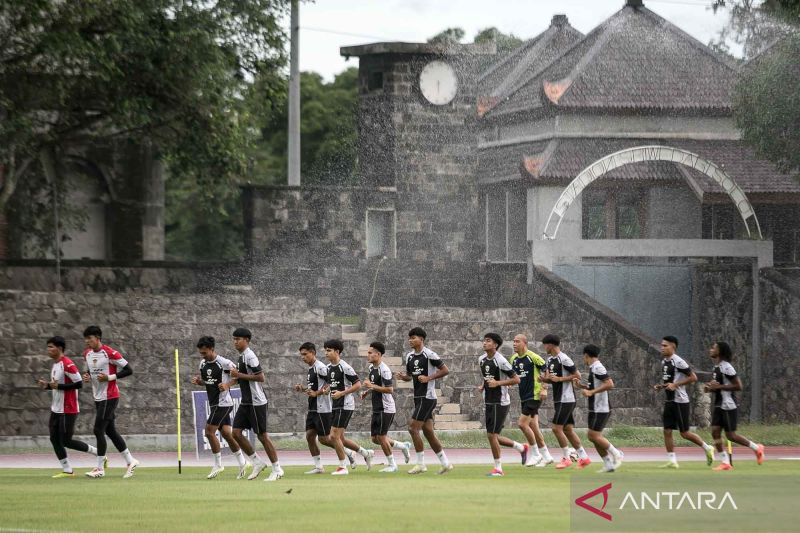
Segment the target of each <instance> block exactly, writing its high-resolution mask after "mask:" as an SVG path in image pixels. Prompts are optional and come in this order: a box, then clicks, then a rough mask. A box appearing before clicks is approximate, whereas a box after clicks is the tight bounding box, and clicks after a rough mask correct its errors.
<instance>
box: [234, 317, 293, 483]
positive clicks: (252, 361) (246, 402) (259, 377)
mask: <svg viewBox="0 0 800 533" xmlns="http://www.w3.org/2000/svg"><path fill="white" fill-rule="evenodd" d="M252 338H253V335H252V333H250V330H249V329H247V328H236V329H235V330H234V332H233V347H234V348H235V349H236V351H237V352H239V360H238V361H237V363H236V366H235V367H234V368H231V370H230V372H231V380H235V382H236V383H238V384H239V389H240V390H241V392H242V401H241V402H240V403H239V409H237V410H236V415H234V417H233V437H234V438H235V439H236V442H237V443H239V447H240V448H241V449H242V451H243V452H244V453H245V454H247V456H248V457H250V461H252V463H253V471H252V472H251V473H250V475H249V476H247V479H251V480H252V479H256V478H257V477H258V475H259V474H260V473H261V471H262V470H264V468H266V467H267V463H265V462H264V461H263V460H262V459H261V458H260V457H259V456H258V454H257V453H256V451H255V450H254V449H253V446H252V445H251V444H250V441H249V440H247V437H245V436H244V435H243V434H242V432H243V431H244V430H246V429H248V430H250V431H252V432H253V433H255V435H256V437H257V438H258V440H259V441H261V445H262V446H264V451H265V452H267V457H268V458H269V461H270V463H272V472H271V473H270V475H269V477H268V478H267V479H266V480H265V481H277V480H279V479H280V478H282V477H283V468H281V464H280V463H279V462H278V452H276V451H275V446H274V445H273V444H272V441H271V440H270V438H269V435H268V434H267V395H266V394H264V389H263V388H261V383H264V371H263V370H262V369H261V363H259V361H258V357H256V354H255V353H254V352H253V350H252V349H251V348H250V340H251V339H252ZM231 384H233V383H231Z"/></svg>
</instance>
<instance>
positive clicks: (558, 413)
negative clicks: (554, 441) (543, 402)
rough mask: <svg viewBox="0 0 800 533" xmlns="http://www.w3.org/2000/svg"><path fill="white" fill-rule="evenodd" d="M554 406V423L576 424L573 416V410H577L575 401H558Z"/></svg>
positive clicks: (559, 424)
mask: <svg viewBox="0 0 800 533" xmlns="http://www.w3.org/2000/svg"><path fill="white" fill-rule="evenodd" d="M553 406H554V407H555V410H554V411H553V424H556V425H558V426H569V425H573V426H574V425H575V419H574V418H573V417H572V411H574V410H575V402H556V403H554V404H553Z"/></svg>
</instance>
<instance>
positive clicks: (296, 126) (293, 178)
mask: <svg viewBox="0 0 800 533" xmlns="http://www.w3.org/2000/svg"><path fill="white" fill-rule="evenodd" d="M288 160H289V168H288V174H289V185H290V186H295V187H298V186H300V8H299V7H298V5H297V0H292V16H291V55H290V57H289V153H288Z"/></svg>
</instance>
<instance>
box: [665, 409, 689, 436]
mask: <svg viewBox="0 0 800 533" xmlns="http://www.w3.org/2000/svg"><path fill="white" fill-rule="evenodd" d="M662 418H663V420H664V429H677V430H680V431H689V404H688V403H678V402H664V413H663V415H662Z"/></svg>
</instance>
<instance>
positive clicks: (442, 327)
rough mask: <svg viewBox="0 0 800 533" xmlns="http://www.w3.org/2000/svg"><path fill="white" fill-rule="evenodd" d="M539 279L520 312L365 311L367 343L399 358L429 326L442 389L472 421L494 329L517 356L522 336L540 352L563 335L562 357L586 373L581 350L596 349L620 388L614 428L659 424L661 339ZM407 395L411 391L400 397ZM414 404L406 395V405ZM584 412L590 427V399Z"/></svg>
mask: <svg viewBox="0 0 800 533" xmlns="http://www.w3.org/2000/svg"><path fill="white" fill-rule="evenodd" d="M535 274H536V279H535V283H534V285H533V286H532V287H531V289H530V292H529V293H527V294H525V293H523V294H519V293H517V295H516V298H515V301H517V302H519V304H518V306H517V307H515V308H497V309H467V308H419V309H417V308H386V309H374V308H373V309H367V310H366V311H365V316H364V322H365V328H366V333H367V337H368V338H369V339H370V340H372V339H375V340H381V341H383V342H386V343H387V348H389V349H391V350H393V351H394V352H395V353H396V354H401V353H403V352H404V350H407V349H408V347H407V344H406V341H407V334H408V330H409V329H410V328H411V327H413V326H421V327H423V328H424V329H425V330H426V331H427V333H428V339H429V342H428V345H429V346H430V347H431V349H433V350H435V351H437V352H438V353H440V354H441V355H442V357H443V358H444V359H445V362H446V363H447V365H448V367H449V368H450V370H451V375H450V376H448V377H447V378H446V380H445V381H444V383H443V385H442V390H443V392H444V394H445V395H446V396H449V397H450V398H451V401H453V402H457V403H460V404H461V408H462V412H463V413H466V414H469V415H470V418H471V419H473V420H482V419H483V418H482V417H483V414H482V409H483V406H482V400H481V397H480V395H479V394H478V392H477V391H476V390H475V385H477V384H478V383H479V377H478V372H477V358H478V356H479V355H480V354H481V353H482V348H481V340H482V338H483V335H484V334H485V333H487V332H488V331H495V332H497V333H499V334H500V335H501V336H502V337H503V338H504V339H505V340H506V341H507V342H506V343H505V344H504V345H503V347H502V348H501V352H502V353H503V354H510V353H511V349H512V346H511V341H512V339H513V336H514V335H515V334H516V333H520V332H522V333H526V334H527V336H528V340H529V345H530V346H531V348H532V349H533V350H534V351H537V352H538V353H540V354H543V350H542V349H541V345H540V344H539V342H538V340H539V339H541V338H542V337H543V336H544V335H545V334H546V333H550V332H552V333H557V334H559V335H560V336H561V338H562V348H563V350H564V352H566V353H567V354H569V355H570V356H572V357H573V358H574V359H575V360H576V363H577V364H578V366H579V368H580V369H581V370H583V371H585V369H584V368H583V367H584V365H583V361H582V358H581V357H580V354H581V349H582V348H583V346H584V345H585V344H588V343H594V344H598V345H599V346H601V348H602V349H603V352H604V354H603V356H602V359H603V361H604V363H605V364H606V366H607V368H608V369H609V371H610V372H611V374H612V376H613V378H614V382H615V385H616V388H615V390H614V391H613V392H612V393H611V401H612V402H613V405H614V406H615V411H614V417H613V421H612V424H637V425H657V424H659V423H660V415H661V411H660V406H661V400H662V399H661V397H660V396H658V395H656V394H654V393H653V392H652V390H651V386H652V384H653V383H656V382H657V381H656V379H657V377H658V370H659V365H658V361H659V359H660V355H659V353H658V351H657V350H656V349H655V347H654V346H653V343H654V342H655V341H654V340H651V339H648V338H647V337H646V336H644V334H642V333H641V332H638V331H637V330H636V329H635V328H634V327H633V326H631V325H630V324H628V323H627V322H625V321H624V319H622V318H621V317H619V316H616V315H615V314H614V313H613V312H612V311H611V310H609V309H607V308H605V307H603V306H601V305H599V304H597V303H596V302H594V301H592V300H590V299H589V298H587V297H586V296H585V295H583V294H582V293H580V292H579V291H577V290H576V289H574V288H572V287H571V286H569V285H568V284H567V283H565V282H563V281H561V280H559V279H558V278H556V277H554V276H552V274H549V273H547V272H545V271H539V270H537V271H536V272H535ZM501 294H502V293H501ZM403 394H404V395H405V396H408V395H409V394H410V393H409V392H408V391H400V395H403ZM515 400H516V398H515ZM409 402H410V400H409V399H408V398H406V397H404V396H401V404H403V403H409ZM579 406H580V409H579V413H578V415H577V416H578V418H577V422H578V424H579V425H585V417H586V411H585V401H584V400H580V403H579ZM518 414H519V402H518V401H516V402H512V415H511V416H510V418H509V424H513V420H515V418H516V416H518ZM542 415H543V416H542V420H543V421H544V420H545V419H546V418H548V417H551V416H552V403H551V401H550V400H548V402H547V405H546V406H545V409H544V411H543V413H542Z"/></svg>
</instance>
